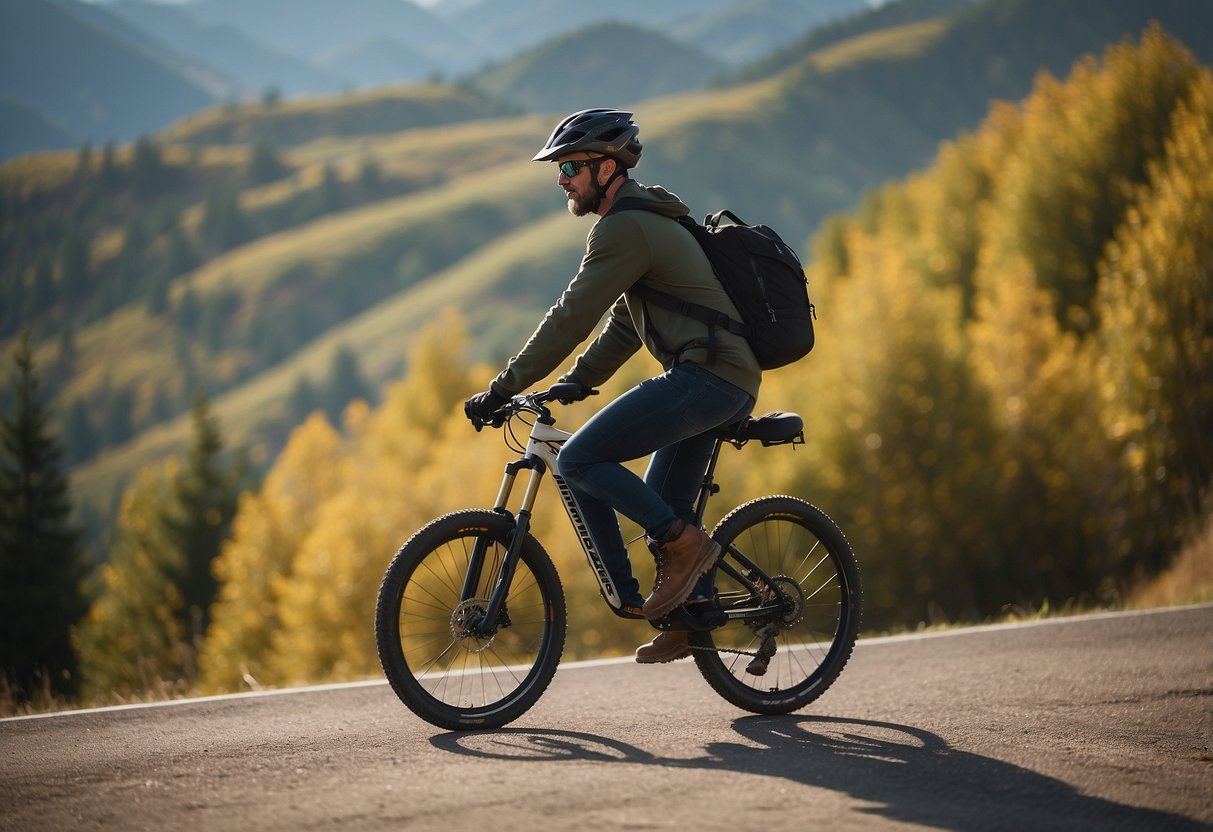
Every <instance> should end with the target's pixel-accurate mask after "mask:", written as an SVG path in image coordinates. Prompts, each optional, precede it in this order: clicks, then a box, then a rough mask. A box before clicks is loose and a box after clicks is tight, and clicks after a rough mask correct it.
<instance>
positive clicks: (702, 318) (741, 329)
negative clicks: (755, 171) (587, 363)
mask: <svg viewBox="0 0 1213 832" xmlns="http://www.w3.org/2000/svg"><path fill="white" fill-rule="evenodd" d="M616 211H648V212H650V213H654V214H656V213H660V212H659V211H657V210H656V206H654V205H653V203H652V202H651V201H650V200H647V199H641V198H639V197H634V196H632V197H625V198H623V199H621V200H619V201H617V202H616V203H615V204H614V205H612V206H611V210H609V211H607V214H606V215H607V216H610V215H611V214H613V213H615V212H616ZM720 214H728V215H729V217H730V218H731V219H732V220H733V221H734V222H738V223H739V222H740V220H738V219H737V218H736V217H735V216H734V215H733V214H732V213H731V212H729V211H721V212H720ZM720 214H717V215H715V217H710V218H709V220H714V222H712V223H710V224H712V225H715V224H716V223H718V222H719V221H720ZM670 219H674V220H676V221H677V222H678V224H679V225H681V226H683V227H684V228H686V229H687V231H689V232H691V236H693V237H695V240H696V242H698V241H699V237H698V236H697V235H696V234H695V229H696V228H698V227H699V224H698V223H697V222H695V220H693V219H691V218H690V216H688V215H686V214H683V215H682V216H680V217H671V218H670ZM713 271H715V267H713ZM718 278H719V276H718ZM628 291H629V292H631V293H632V294H634V295H636V296H637V297H639V298H640V299H641V300H642V301H647V302H651V303H654V304H656V305H657V306H660V307H662V308H663V309H668V310H669V311H671V312H675V313H677V314H679V315H682V316H684V317H687V318H694V319H695V320H697V321H699V322H700V323H703V324H706V325H707V328H708V361H709V362H711V361H713V360H715V358H716V328H717V327H720V328H722V329H727V330H728V331H729V332H732V333H733V334H734V335H740V336H741V337H742V338H748V337H749V335H750V328H749V327H748V326H746V325H745V324H743V323H741V322H740V321H735V320H733V319H732V318H731V317H729V316H728V315H727V314H725V313H724V312H721V311H720V310H719V309H713V308H712V307H710V306H704V305H703V304H701V303H694V302H693V301H689V300H683V299H682V298H680V297H677V296H675V295H671V294H670V293H669V292H663V291H661V290H660V289H655V288H653V287H652V286H644V285H642V284H640V283H634V284H632V288H630V289H629V290H628ZM654 335H656V333H654ZM657 340H658V343H659V344H660V338H658V339H657ZM669 351H670V350H669V349H666V352H669Z"/></svg>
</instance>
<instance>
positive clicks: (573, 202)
mask: <svg viewBox="0 0 1213 832" xmlns="http://www.w3.org/2000/svg"><path fill="white" fill-rule="evenodd" d="M568 197H569V213H570V214H572V215H573V216H574V217H584V216H585V215H586V214H593V213H595V212H596V211H597V210H598V206H599V205H601V204H602V192H601V191H594V192H593V193H591V194H580V193H576V192H573V193H569V194H568Z"/></svg>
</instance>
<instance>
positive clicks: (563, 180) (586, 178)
mask: <svg viewBox="0 0 1213 832" xmlns="http://www.w3.org/2000/svg"><path fill="white" fill-rule="evenodd" d="M591 160H592V161H593V164H588V165H587V164H583V163H584V162H586V161H591ZM606 161H607V157H605V156H594V155H592V154H590V153H573V154H571V155H569V156H564V157H561V158H560V159H557V160H556V164H557V170H558V171H560V174H559V177H558V178H557V180H556V182H557V184H558V185H560V187H562V188H564V192H565V194H566V195H567V196H568V199H569V213H570V214H572V215H573V216H575V217H584V216H585V215H586V214H592V213H594V212H595V211H597V210H598V206H599V205H600V204H601V203H602V192H601V191H600V190H599V188H598V183H597V181H596V180H595V177H597V176H598V171H599V169H600V168H601V167H602V164H603V163H604V162H606ZM569 169H574V170H573V174H572V175H571V176H570V175H569Z"/></svg>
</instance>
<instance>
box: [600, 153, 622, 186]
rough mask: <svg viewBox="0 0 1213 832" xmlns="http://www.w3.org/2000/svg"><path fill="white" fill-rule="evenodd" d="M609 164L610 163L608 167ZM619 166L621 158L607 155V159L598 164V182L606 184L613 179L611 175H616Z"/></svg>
mask: <svg viewBox="0 0 1213 832" xmlns="http://www.w3.org/2000/svg"><path fill="white" fill-rule="evenodd" d="M607 165H610V167H609V168H608V167H607ZM618 167H619V160H618V159H614V158H611V157H609V156H608V157H607V159H606V161H605V162H603V163H602V164H601V165H599V166H598V184H599V186H602V185H605V184H606V183H607V182H610V181H611V177H612V176H614V175H615V170H616V168H618Z"/></svg>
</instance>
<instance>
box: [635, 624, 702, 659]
mask: <svg viewBox="0 0 1213 832" xmlns="http://www.w3.org/2000/svg"><path fill="white" fill-rule="evenodd" d="M690 638H691V634H690V633H688V632H687V631H686V630H666V631H664V632H662V633H659V634H658V635H657V638H655V639H653V640H652V641H650V642H649V643H648V644H642V645H640V646H639V647H637V648H636V661H637V663H639V664H663V663H665V662H674V661H678V660H679V659H685V658H686V657H687V656H689V655H691V645H690Z"/></svg>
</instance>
